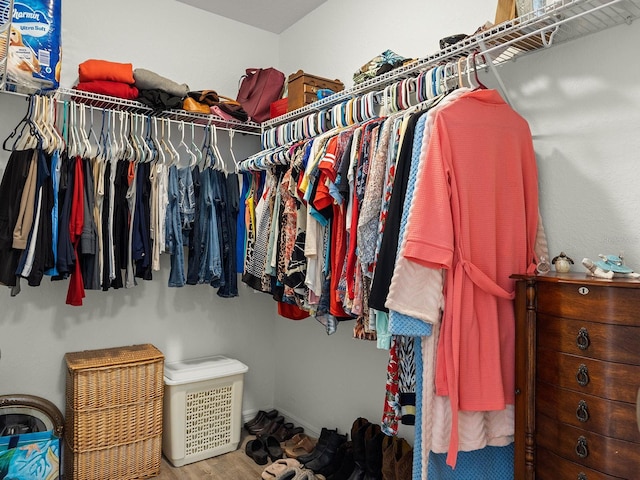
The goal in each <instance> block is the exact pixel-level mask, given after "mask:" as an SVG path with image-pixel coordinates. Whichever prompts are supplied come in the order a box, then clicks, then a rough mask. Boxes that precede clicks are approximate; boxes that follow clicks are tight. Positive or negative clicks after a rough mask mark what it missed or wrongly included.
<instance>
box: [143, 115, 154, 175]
mask: <svg viewBox="0 0 640 480" xmlns="http://www.w3.org/2000/svg"><path fill="white" fill-rule="evenodd" d="M148 118H149V117H147V116H146V115H142V114H141V115H140V146H141V148H142V152H143V153H142V154H143V156H144V159H143V163H149V162H151V161H152V160H153V150H152V149H151V146H150V145H149V141H148V136H149V130H150V124H149V123H148V122H147V120H148Z"/></svg>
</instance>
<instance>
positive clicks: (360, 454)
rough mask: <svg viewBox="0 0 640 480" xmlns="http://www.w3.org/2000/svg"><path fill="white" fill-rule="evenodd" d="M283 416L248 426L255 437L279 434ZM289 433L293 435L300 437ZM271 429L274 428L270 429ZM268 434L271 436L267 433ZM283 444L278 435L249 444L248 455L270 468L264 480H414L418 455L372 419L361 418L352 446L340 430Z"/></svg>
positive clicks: (265, 416) (263, 416)
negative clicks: (371, 420) (276, 424)
mask: <svg viewBox="0 0 640 480" xmlns="http://www.w3.org/2000/svg"><path fill="white" fill-rule="evenodd" d="M278 418H280V419H282V417H281V416H279V415H278V412H277V410H271V411H269V412H259V413H258V415H256V418H255V419H254V420H252V421H250V422H247V424H245V428H246V429H247V431H248V432H249V433H252V434H254V435H257V433H256V432H266V431H269V430H270V429H273V428H276V430H274V431H277V430H278V429H280V428H281V427H273V423H274V422H276V420H277V419H278ZM283 422H284V420H279V424H280V425H281V426H282V425H290V426H289V427H285V430H286V431H287V435H288V434H289V433H291V432H292V431H294V430H295V429H294V428H293V425H292V424H286V423H283ZM270 425H271V426H270ZM265 429H266V430H265ZM298 429H299V430H300V431H296V433H294V434H293V435H288V438H286V439H284V440H280V441H278V438H276V437H275V436H274V435H273V432H272V434H269V435H267V436H266V437H265V436H264V433H262V435H261V436H259V437H257V438H256V439H255V440H251V441H250V442H248V443H247V446H246V453H247V455H249V456H250V457H251V458H253V459H254V461H255V462H256V463H258V464H259V465H266V464H267V463H268V461H269V459H271V461H272V463H271V464H270V465H268V466H267V467H266V468H265V469H264V471H263V473H262V478H263V479H264V480H271V479H272V480H410V479H411V477H412V467H413V449H412V448H411V446H410V445H409V443H407V441H406V440H404V439H403V438H398V437H389V436H387V435H385V434H384V433H383V432H382V431H381V429H380V426H379V425H377V424H373V423H371V422H369V421H368V420H367V419H366V418H362V417H360V418H358V419H356V421H355V422H353V425H352V427H351V440H348V436H347V435H346V434H344V435H343V434H340V433H338V430H337V429H328V428H323V429H322V431H321V433H320V437H319V438H318V439H315V438H313V437H310V436H308V435H306V434H305V433H304V432H303V431H302V428H300V427H298Z"/></svg>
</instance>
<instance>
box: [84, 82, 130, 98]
mask: <svg viewBox="0 0 640 480" xmlns="http://www.w3.org/2000/svg"><path fill="white" fill-rule="evenodd" d="M73 88H75V89H76V90H82V91H84V92H91V93H97V94H99V95H108V96H110V97H117V98H124V99H125V100H135V99H136V98H138V89H137V88H136V87H134V86H132V85H129V84H127V83H122V82H107V81H100V80H96V81H94V82H80V83H79V84H77V85H76V86H75V87H73Z"/></svg>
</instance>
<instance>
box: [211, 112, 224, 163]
mask: <svg viewBox="0 0 640 480" xmlns="http://www.w3.org/2000/svg"><path fill="white" fill-rule="evenodd" d="M211 127H212V129H213V151H214V152H215V154H216V158H217V159H218V168H217V169H218V170H220V171H222V172H224V173H227V167H226V165H225V162H224V161H223V160H222V155H221V154H220V149H219V148H218V129H217V128H216V126H215V124H214V125H212V126H211Z"/></svg>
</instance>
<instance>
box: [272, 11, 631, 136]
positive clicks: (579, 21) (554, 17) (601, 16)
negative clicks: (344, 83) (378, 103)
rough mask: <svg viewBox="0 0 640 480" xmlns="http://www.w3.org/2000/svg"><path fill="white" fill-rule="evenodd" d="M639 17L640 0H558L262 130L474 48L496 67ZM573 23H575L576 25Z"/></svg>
mask: <svg viewBox="0 0 640 480" xmlns="http://www.w3.org/2000/svg"><path fill="white" fill-rule="evenodd" d="M638 17H640V0H558V1H556V2H554V3H553V4H551V5H547V6H545V7H542V8H540V9H538V10H536V11H534V12H531V13H529V14H526V15H523V16H521V17H518V18H516V19H514V20H510V21H507V22H504V23H501V24H499V25H496V26H494V27H493V28H491V29H489V30H486V31H484V32H481V33H479V34H477V35H474V36H471V37H469V38H467V39H464V40H462V41H460V42H458V43H456V44H454V45H451V46H449V47H447V48H445V49H443V50H440V51H438V52H436V53H435V54H432V55H430V56H428V57H425V58H421V59H419V60H416V61H415V62H413V63H411V64H409V65H406V66H403V67H399V68H397V69H395V70H392V71H391V72H388V73H385V74H383V75H380V76H379V77H376V78H373V79H370V80H367V81H365V82H363V83H361V84H359V85H356V86H354V87H352V88H349V89H346V90H343V91H341V92H337V93H335V94H333V95H331V96H329V97H326V98H324V99H322V100H318V101H317V102H314V103H312V104H310V105H306V106H304V107H302V108H300V109H297V110H294V111H292V112H289V113H286V114H284V115H282V116H280V117H278V118H275V119H273V120H268V121H266V122H264V123H263V124H262V129H263V131H264V130H266V129H269V128H273V127H274V126H277V125H281V124H283V123H287V122H290V121H292V120H295V119H298V118H300V117H304V116H306V115H308V114H309V113H312V112H317V111H320V110H323V109H328V108H331V107H332V106H334V105H336V104H339V103H341V102H344V101H345V100H348V99H350V98H352V97H354V96H358V95H361V94H363V93H367V92H369V91H371V90H380V89H382V88H384V86H386V85H389V84H392V83H395V82H398V81H399V80H402V79H405V78H411V77H416V76H417V75H419V74H420V73H421V72H423V71H425V70H428V69H429V68H432V67H434V66H437V65H439V64H445V63H447V62H452V61H456V60H457V59H459V58H461V57H467V56H469V55H472V54H473V53H474V52H475V53H476V54H477V55H478V56H480V55H482V54H483V53H484V54H487V55H488V54H493V55H492V60H491V61H492V64H493V65H494V66H497V65H500V64H502V63H505V62H507V61H509V60H515V59H516V58H518V57H521V56H523V55H525V54H529V53H532V52H535V51H537V50H540V49H543V48H545V47H547V46H550V45H551V44H558V43H562V42H566V41H569V40H573V39H576V38H579V37H582V36H585V35H588V34H590V33H594V32H598V31H601V30H604V29H606V28H610V27H613V26H616V25H620V24H623V23H627V24H629V23H631V22H632V21H633V20H635V19H636V18H638ZM569 22H572V23H571V25H569ZM556 27H562V28H560V29H559V30H557V31H556V30H554V29H555V28H556ZM552 31H553V32H555V33H553V37H551V34H552ZM551 40H553V41H551ZM478 67H479V68H482V67H488V65H478Z"/></svg>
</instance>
